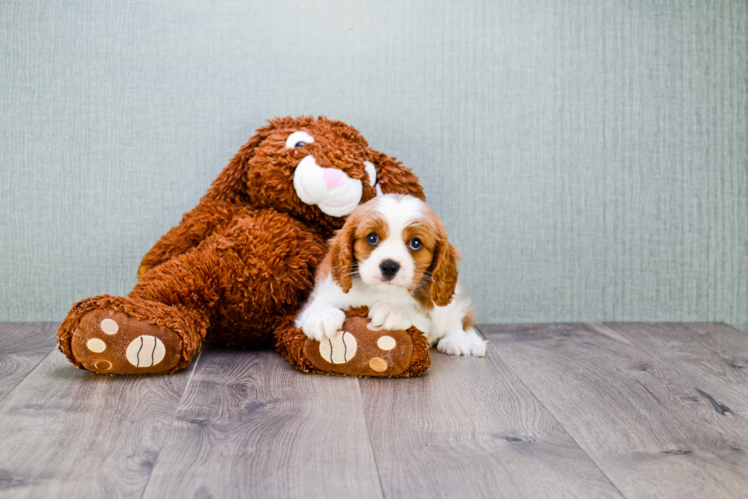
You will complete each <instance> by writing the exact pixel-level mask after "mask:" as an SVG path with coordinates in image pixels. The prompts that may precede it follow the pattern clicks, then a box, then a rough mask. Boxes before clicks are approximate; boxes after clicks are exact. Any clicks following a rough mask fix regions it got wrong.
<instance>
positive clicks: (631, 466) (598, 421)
mask: <svg viewBox="0 0 748 500" xmlns="http://www.w3.org/2000/svg"><path fill="white" fill-rule="evenodd" d="M482 330H483V331H484V332H485V333H486V334H487V337H488V338H489V339H491V342H492V343H493V344H494V346H495V347H496V349H497V350H498V351H499V352H500V354H501V356H502V357H503V358H504V359H505V360H506V361H507V362H508V363H509V365H510V366H511V367H512V369H514V371H515V372H516V373H517V374H518V375H519V377H520V378H521V379H522V380H523V381H524V382H525V383H526V384H527V385H528V386H529V388H530V389H531V390H532V391H533V393H534V394H535V395H537V396H538V398H539V399H540V400H541V401H542V402H543V404H544V405H545V406H546V407H547V408H548V409H549V410H550V411H551V412H552V413H553V415H554V416H555V417H556V418H557V419H558V421H559V422H560V423H561V424H562V425H563V426H564V427H565V428H566V430H567V431H569V433H570V434H571V435H572V436H573V437H574V439H575V440H576V441H577V442H578V443H579V444H580V445H581V446H582V448H583V449H584V450H585V451H586V452H587V453H588V454H589V455H590V457H592V458H593V459H594V460H595V462H596V463H597V464H598V465H599V466H600V468H601V469H602V470H603V472H605V474H606V475H607V477H609V478H610V479H611V481H612V482H613V483H614V484H615V485H616V486H617V487H618V489H619V490H621V491H622V492H623V494H624V495H626V496H627V497H744V496H745V494H746V492H748V452H747V450H748V421H746V420H745V419H744V418H742V417H740V416H736V415H734V414H733V413H731V412H725V411H722V410H721V407H720V406H719V403H718V402H716V401H715V400H713V399H711V398H710V397H708V396H707V395H705V394H703V393H702V392H699V391H698V390H697V389H696V388H694V387H693V386H692V384H689V383H683V381H682V380H681V377H680V376H679V374H678V373H677V372H675V371H674V370H673V369H671V368H670V367H669V366H668V365H667V364H665V363H663V362H662V361H660V360H659V359H657V358H656V357H654V356H652V355H650V354H649V353H648V352H647V350H646V349H645V348H643V347H642V346H638V345H636V344H635V343H633V342H631V341H629V340H628V339H626V338H625V337H623V336H621V335H620V334H619V333H617V332H616V331H614V330H610V329H603V330H602V331H594V330H592V329H590V328H588V327H586V326H585V325H582V324H553V325H551V324H548V325H514V326H513V325H502V326H489V327H482Z"/></svg>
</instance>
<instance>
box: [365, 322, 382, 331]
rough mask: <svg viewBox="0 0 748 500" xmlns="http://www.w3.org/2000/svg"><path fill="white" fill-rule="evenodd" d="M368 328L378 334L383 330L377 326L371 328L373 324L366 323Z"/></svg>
mask: <svg viewBox="0 0 748 500" xmlns="http://www.w3.org/2000/svg"><path fill="white" fill-rule="evenodd" d="M366 328H368V329H369V330H371V331H372V332H378V331H380V330H381V328H377V327H376V326H371V323H366Z"/></svg>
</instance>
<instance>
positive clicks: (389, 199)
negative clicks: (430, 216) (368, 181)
mask: <svg viewBox="0 0 748 500" xmlns="http://www.w3.org/2000/svg"><path fill="white" fill-rule="evenodd" d="M375 200H376V204H377V205H376V208H377V211H378V212H379V213H380V214H382V216H383V217H384V218H385V220H386V221H387V224H388V225H389V227H390V235H395V234H396V235H397V237H398V238H399V237H400V235H401V234H402V230H403V229H405V228H406V227H408V225H409V224H411V223H413V222H414V221H416V220H418V219H420V218H421V217H423V216H424V209H423V207H424V205H425V204H424V203H423V202H422V201H421V200H419V199H418V198H415V197H413V196H410V195H402V194H384V195H382V196H378V197H377V198H376V199H375Z"/></svg>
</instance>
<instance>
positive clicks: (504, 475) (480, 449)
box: [360, 350, 620, 498]
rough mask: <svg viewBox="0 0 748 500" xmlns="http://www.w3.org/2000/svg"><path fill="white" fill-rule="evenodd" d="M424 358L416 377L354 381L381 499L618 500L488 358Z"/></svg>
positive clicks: (573, 446) (601, 477)
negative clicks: (358, 389)
mask: <svg viewBox="0 0 748 500" xmlns="http://www.w3.org/2000/svg"><path fill="white" fill-rule="evenodd" d="M431 359H432V364H431V368H430V369H429V371H428V372H427V373H426V374H425V375H424V376H423V377H420V378H416V379H393V380H377V379H362V380H361V381H360V384H361V392H362V395H363V400H364V410H365V413H366V422H367V426H368V428H369V435H370V438H371V443H372V446H373V448H374V455H375V458H376V461H377V467H378V470H379V474H380V478H381V482H382V488H383V489H384V492H385V496H386V497H388V498H392V497H405V498H409V497H411V498H412V497H426V498H431V497H434V498H444V497H446V498H450V497H479V498H482V497H510V498H513V497H534V498H535V497H619V496H620V492H619V491H618V490H616V488H615V487H614V486H613V485H612V484H611V483H610V482H609V481H608V479H607V478H606V477H605V476H604V475H603V474H602V472H601V471H600V469H599V468H598V467H597V466H596V465H595V464H594V462H593V461H592V460H591V459H590V458H589V457H588V456H587V455H586V454H585V453H584V452H583V451H582V450H581V449H580V448H579V446H578V445H577V444H576V443H575V442H574V440H573V439H572V438H571V437H570V436H569V435H568V434H567V433H566V431H565V430H564V429H563V428H562V427H561V425H559V423H558V422H557V421H556V420H555V419H554V418H553V417H552V416H551V415H550V413H549V412H548V411H547V410H546V409H545V408H544V407H543V406H542V405H541V404H540V403H539V402H538V400H537V399H536V398H535V397H534V396H533V395H532V394H531V392H530V391H529V390H528V389H527V387H526V386H525V385H524V384H523V383H522V382H521V381H520V380H519V378H517V376H516V375H515V374H514V373H513V372H512V371H511V370H510V369H509V368H508V367H507V365H506V364H505V363H504V361H502V360H501V358H500V357H499V356H498V355H497V354H496V352H495V351H491V352H489V354H488V357H487V358H483V359H478V358H473V357H471V358H456V357H450V356H445V355H443V354H440V353H438V352H436V351H435V350H433V351H432V357H431Z"/></svg>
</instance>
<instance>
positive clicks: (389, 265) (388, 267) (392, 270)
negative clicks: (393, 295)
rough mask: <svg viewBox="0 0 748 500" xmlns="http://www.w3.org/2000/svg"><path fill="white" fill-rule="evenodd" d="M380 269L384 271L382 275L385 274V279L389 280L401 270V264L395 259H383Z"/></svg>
mask: <svg viewBox="0 0 748 500" xmlns="http://www.w3.org/2000/svg"><path fill="white" fill-rule="evenodd" d="M379 270H380V271H382V276H384V279H386V280H387V281H389V280H391V279H392V278H394V277H395V275H396V274H397V272H398V271H399V270H400V264H398V263H397V262H395V261H394V260H383V261H382V263H381V264H379Z"/></svg>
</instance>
